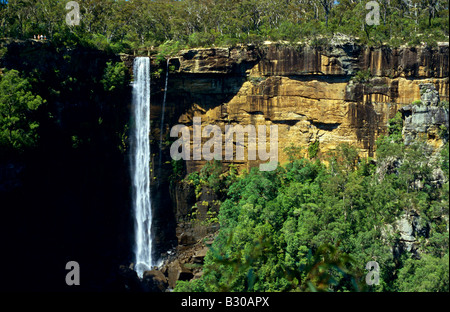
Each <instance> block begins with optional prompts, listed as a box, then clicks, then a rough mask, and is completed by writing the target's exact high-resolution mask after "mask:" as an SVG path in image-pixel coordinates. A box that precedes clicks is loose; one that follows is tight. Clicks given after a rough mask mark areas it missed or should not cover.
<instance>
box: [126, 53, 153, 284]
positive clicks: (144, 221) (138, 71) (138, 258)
mask: <svg viewBox="0 0 450 312" xmlns="http://www.w3.org/2000/svg"><path fill="white" fill-rule="evenodd" d="M133 74H134V83H133V103H132V104H133V118H134V129H133V133H132V136H133V138H132V145H131V151H132V156H131V157H132V159H131V178H132V186H133V208H134V215H135V246H134V248H135V249H134V252H135V270H136V272H137V274H138V275H139V276H140V277H142V275H143V273H144V271H146V270H150V269H151V267H152V265H153V259H152V238H151V227H152V210H151V204H152V202H151V194H150V139H149V135H150V58H148V57H136V58H135V60H134V65H133Z"/></svg>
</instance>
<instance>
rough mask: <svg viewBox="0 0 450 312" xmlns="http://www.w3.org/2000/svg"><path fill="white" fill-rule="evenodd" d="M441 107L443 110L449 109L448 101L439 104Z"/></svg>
mask: <svg viewBox="0 0 450 312" xmlns="http://www.w3.org/2000/svg"><path fill="white" fill-rule="evenodd" d="M439 106H440V107H443V108H446V109H449V105H448V101H446V100H444V101H440V102H439Z"/></svg>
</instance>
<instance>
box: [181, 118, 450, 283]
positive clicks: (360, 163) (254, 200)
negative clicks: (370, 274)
mask: <svg viewBox="0 0 450 312" xmlns="http://www.w3.org/2000/svg"><path fill="white" fill-rule="evenodd" d="M401 129H402V119H401V117H400V114H398V115H397V116H396V118H394V119H392V120H391V121H390V130H389V135H387V136H382V137H380V139H379V140H378V142H377V147H378V157H377V160H376V162H375V161H374V160H371V159H364V158H362V159H361V158H360V157H359V156H358V152H357V150H356V149H355V148H354V147H352V146H349V145H346V144H342V145H340V146H339V147H338V149H337V150H336V151H335V152H334V153H330V154H329V155H328V156H327V157H324V158H323V159H322V161H321V160H319V159H318V158H317V157H316V153H315V152H314V148H311V146H313V145H311V146H310V148H309V150H308V155H309V157H306V158H302V157H299V155H300V154H301V153H299V148H298V147H297V148H296V147H294V146H292V147H289V148H288V149H289V154H290V155H291V156H290V162H289V163H287V164H286V165H284V166H282V167H279V168H278V169H277V170H276V171H273V172H260V171H259V170H255V169H256V168H253V169H252V170H251V171H250V172H243V173H241V174H237V173H236V171H235V170H233V168H229V169H228V171H227V172H226V173H222V172H223V168H222V165H221V163H220V162H214V163H210V164H208V165H207V166H205V167H204V168H203V169H202V170H201V172H200V173H193V174H191V175H189V176H188V177H187V178H186V179H187V180H189V181H192V182H191V183H193V184H194V185H201V184H204V185H208V186H209V187H211V188H212V189H214V190H216V192H219V193H220V190H226V191H225V192H224V194H223V197H222V200H223V202H222V203H221V205H220V211H219V214H218V216H217V222H219V223H220V232H219V235H218V237H217V238H216V239H215V241H214V243H213V244H212V246H211V251H210V252H209V253H208V254H207V256H206V261H205V265H204V274H203V276H202V277H201V278H200V279H197V280H193V281H191V282H183V281H179V282H178V284H177V287H176V288H175V290H176V291H329V290H332V291H367V290H370V291H407V292H416V291H449V279H448V277H449V265H448V263H449V258H448V257H449V254H448V239H449V238H448V228H447V227H448V225H447V224H448V223H447V221H446V219H445V217H444V216H448V205H449V197H448V196H449V184H448V173H449V148H448V143H447V145H446V146H445V147H444V148H443V149H442V150H441V152H439V153H438V154H435V155H434V156H432V150H431V149H430V147H428V146H427V144H426V143H424V142H416V143H414V144H413V145H411V146H409V147H405V145H404V142H403V139H402V135H401ZM445 131H447V130H445ZM445 131H444V132H443V133H442V135H448V134H446V132H445ZM447 133H448V132H447ZM324 161H326V163H327V165H325V163H324ZM394 163H396V164H397V165H393V164H394ZM436 170H442V171H443V172H444V173H445V178H444V181H446V182H445V184H444V185H439V183H438V184H436V181H435V178H433V172H435V171H436ZM418 181H420V183H419V184H418V183H417V182H418ZM410 214H414V215H416V216H419V215H420V217H419V219H418V223H420V224H421V225H420V226H418V229H420V230H419V232H420V233H419V234H418V235H419V236H420V237H421V238H420V239H419V243H418V245H416V246H415V247H413V248H412V249H410V248H407V247H406V246H405V245H404V244H402V243H400V236H399V233H398V232H395V231H393V228H394V227H395V224H396V222H398V219H399V218H401V217H402V216H405V215H410ZM211 219H212V218H211ZM427 224H428V225H431V228H428V225H427ZM425 233H428V234H425ZM425 236H426V237H425ZM405 248H406V249H409V250H408V252H405V251H406V249H405ZM372 260H376V261H377V262H378V263H379V265H380V267H383V270H382V273H381V275H380V281H379V285H373V286H368V285H367V284H366V281H365V276H366V273H367V271H365V270H364V268H365V264H366V263H367V262H368V261H372Z"/></svg>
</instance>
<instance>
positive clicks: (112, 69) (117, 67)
mask: <svg viewBox="0 0 450 312" xmlns="http://www.w3.org/2000/svg"><path fill="white" fill-rule="evenodd" d="M100 82H101V83H102V84H103V88H104V90H105V91H108V92H113V91H115V90H117V89H119V90H118V91H122V90H123V89H124V88H125V86H126V85H127V82H128V81H127V67H126V66H125V64H124V63H123V62H117V63H113V62H107V63H106V68H105V73H104V75H103V78H102V80H101V81H100Z"/></svg>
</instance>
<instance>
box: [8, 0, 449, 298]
mask: <svg viewBox="0 0 450 312" xmlns="http://www.w3.org/2000/svg"><path fill="white" fill-rule="evenodd" d="M78 2H79V4H80V13H81V19H80V24H79V25H72V26H69V25H68V24H67V23H66V14H67V13H68V12H69V11H70V10H68V9H66V7H65V6H66V1H58V0H8V1H6V0H0V195H1V198H0V204H1V207H2V208H1V210H2V211H1V212H0V214H1V216H2V217H1V220H0V221H1V224H0V228H1V232H0V235H1V237H2V238H6V239H5V244H4V248H5V250H7V251H8V252H7V256H5V258H4V259H2V262H1V266H2V267H3V268H6V269H3V270H4V271H7V272H4V276H6V277H7V278H8V280H9V281H12V282H9V283H8V284H7V285H6V284H5V285H2V287H4V288H8V289H24V288H25V289H33V287H34V286H33V285H31V284H27V283H28V282H26V278H27V277H29V274H30V272H28V271H27V268H28V266H29V262H30V261H31V260H30V259H28V258H20V257H19V259H14V261H15V262H14V266H15V267H19V268H21V270H22V271H21V272H14V271H12V270H8V269H9V267H10V265H11V262H10V261H12V260H11V258H13V257H14V255H15V254H18V255H24V254H27V255H29V254H32V255H38V254H39V255H41V256H40V257H38V259H34V260H33V261H34V265H37V266H39V268H40V271H39V272H35V273H34V274H35V275H34V278H35V279H38V280H39V282H40V283H41V284H40V285H41V287H42V288H43V289H44V290H59V289H60V288H61V287H62V286H65V284H64V279H60V275H61V276H64V274H65V271H64V267H63V266H61V265H60V263H65V262H67V261H69V260H72V258H73V256H74V255H82V256H81V259H80V260H79V261H80V262H81V263H82V264H83V263H87V264H85V266H84V268H85V271H84V272H87V273H86V275H88V276H89V274H90V276H89V277H87V278H86V280H89V281H88V282H86V284H89V287H90V288H89V289H90V290H92V289H94V290H105V289H112V290H117V289H120V290H122V288H120V286H121V285H119V284H120V283H121V281H118V280H117V279H116V277H113V278H112V277H111V274H110V272H111V271H114V270H116V269H117V268H118V267H119V265H120V264H123V263H127V264H128V263H129V262H130V261H131V259H130V256H129V255H130V253H131V252H130V250H129V249H130V245H131V240H132V238H130V237H129V233H130V232H131V229H130V227H131V224H132V222H130V218H131V217H130V215H129V211H130V209H131V208H130V198H129V189H128V188H129V184H130V181H129V180H128V179H129V173H128V167H127V160H126V159H127V157H128V156H129V155H128V154H127V153H128V152H129V142H128V135H129V126H130V121H129V117H130V116H129V102H130V97H131V96H130V94H131V87H130V81H131V80H132V77H130V71H129V69H128V68H127V67H126V66H125V64H124V63H123V62H122V61H121V59H120V57H119V54H120V53H129V54H133V53H137V54H141V55H142V54H145V55H147V50H148V51H150V53H154V54H158V56H159V59H160V60H162V59H163V58H164V57H165V56H167V55H170V54H174V53H176V52H177V51H179V50H181V49H184V48H195V47H214V46H215V47H219V46H235V45H239V44H253V45H255V46H258V45H261V44H263V43H264V42H265V41H272V42H281V43H284V44H298V43H308V44H310V45H313V46H320V45H324V44H327V43H329V42H330V40H331V39H332V38H336V37H341V38H345V40H351V41H357V42H358V43H360V44H362V45H369V46H382V45H388V46H391V47H398V46H401V45H409V46H417V45H421V44H426V45H428V46H435V45H437V43H438V42H442V41H448V35H449V12H448V1H443V0H390V1H388V0H380V1H378V3H379V6H380V24H379V25H368V24H367V23H366V22H365V16H366V14H367V13H368V12H369V10H368V9H366V7H365V5H366V1H358V0H342V1H334V0H242V1H239V0H183V1H176V0H153V1H147V0H129V1H126V0H80V1H78ZM37 35H39V36H40V35H44V36H45V37H46V39H45V40H39V42H38V44H39V45H40V46H39V47H40V48H39V49H37V48H36V46H33V47H31V46H30V45H26V44H24V42H25V43H26V42H27V41H30V40H29V39H34V38H35V36H37ZM36 41H38V40H36ZM33 43H36V42H33ZM168 68H169V67H168ZM160 73H162V70H160ZM360 74H361V73H360ZM160 89H162V87H161V88H160ZM440 105H441V106H444V107H445V108H446V109H447V110H448V102H446V101H442V102H441V103H440ZM402 128H403V119H402V116H401V114H400V113H398V114H397V115H396V117H395V118H393V119H391V120H390V121H389V131H388V133H387V134H386V135H383V136H381V137H380V138H378V140H377V142H376V151H377V152H376V158H374V159H373V158H362V157H361V156H360V155H359V153H358V150H357V149H356V148H355V147H354V146H350V145H346V144H341V145H339V146H338V148H337V149H336V151H334V152H332V153H329V154H327V155H322V154H320V155H319V154H318V152H317V149H318V146H317V145H315V144H311V145H310V146H309V148H306V149H307V150H302V148H301V147H299V146H295V145H293V146H291V147H289V148H287V149H286V153H287V154H289V157H290V159H289V162H287V163H285V164H280V165H279V166H278V168H277V169H276V170H275V171H270V172H260V171H259V170H257V169H256V168H253V169H252V170H249V171H246V170H244V171H243V172H238V171H237V170H236V168H235V167H234V166H233V165H230V166H228V165H225V164H222V163H221V162H218V161H216V162H211V163H207V165H205V166H204V167H203V168H202V169H201V170H200V171H199V172H194V173H191V174H189V175H186V174H185V173H186V172H185V168H184V167H183V165H182V164H181V163H180V162H177V161H172V162H169V163H170V164H169V165H170V166H171V169H172V170H173V172H172V175H171V176H170V178H169V179H170V183H171V184H177V183H178V184H180V183H184V184H186V185H190V186H191V187H193V188H194V189H196V190H198V189H201V188H202V187H207V188H209V189H211V190H212V191H213V192H215V193H216V194H217V197H218V204H219V206H220V210H219V211H218V212H217V213H216V212H211V215H210V219H209V220H208V222H211V223H217V224H219V225H220V231H219V232H218V235H217V237H216V238H215V240H214V242H213V243H212V245H211V246H209V247H210V250H209V251H208V253H207V255H206V257H205V262H204V264H202V269H203V275H202V276H201V277H200V278H198V279H194V280H192V281H181V280H180V281H178V282H177V286H176V288H175V291H413V292H416V291H436V292H437V291H439V292H440V291H445V292H448V291H449V248H448V246H449V245H448V244H449V232H448V223H449V221H448V213H449V212H448V209H449V208H448V207H449V182H448V181H449V146H448V129H446V128H445V127H443V128H441V129H440V130H441V131H440V133H439V136H440V139H442V142H444V145H443V146H442V147H440V148H439V149H438V150H434V149H432V148H431V147H430V146H428V145H427V143H426V142H425V141H421V140H417V141H415V142H413V143H412V144H409V145H405V142H404V138H403V137H402ZM301 155H305V156H301ZM436 172H437V173H438V175H439V177H438V178H436V175H437V173H436ZM124 177H126V178H124ZM4 207H5V208H4ZM80 207H81V208H80ZM105 216H107V217H105ZM191 217H192V218H195V217H194V216H191ZM405 218H412V219H413V220H414V222H416V226H415V228H416V229H417V233H415V234H416V237H418V241H417V242H415V243H414V244H413V245H410V246H407V245H405V244H404V242H401V237H400V234H399V233H398V232H396V231H395V230H394V229H395V227H396V226H397V225H398V222H401V221H399V220H403V219H405ZM60 220H63V221H64V222H63V221H61V222H58V221H60ZM67 220H70V222H69V221H67ZM77 222H78V223H77ZM83 222H84V224H85V225H86V227H85V228H79V227H77V226H78V225H79V224H80V223H83ZM17 224H20V226H17ZM67 224H70V225H73V227H70V226H69V227H67V226H66V225H67ZM23 246H26V252H24V251H23V249H24V247H23ZM405 249H407V250H405ZM78 259H79V258H78ZM3 261H4V262H3ZM369 261H377V263H379V265H380V267H382V268H383V270H382V271H381V275H380V281H379V283H377V284H376V285H373V286H370V287H369V286H368V285H367V283H366V282H365V277H366V274H367V270H366V269H365V268H366V263H367V262H369ZM56 267H57V268H58V269H57V271H58V274H59V275H58V274H56V273H55V274H53V273H54V270H55V268H56ZM48 272H53V273H52V274H53V275H52V274H49V273H48ZM86 275H85V276H86ZM105 281H107V282H105ZM83 282H84V281H83ZM24 284H25V285H24ZM105 284H106V285H107V286H106V287H105ZM61 285H62V286H61ZM118 285H119V286H118ZM108 287H110V288H108Z"/></svg>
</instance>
